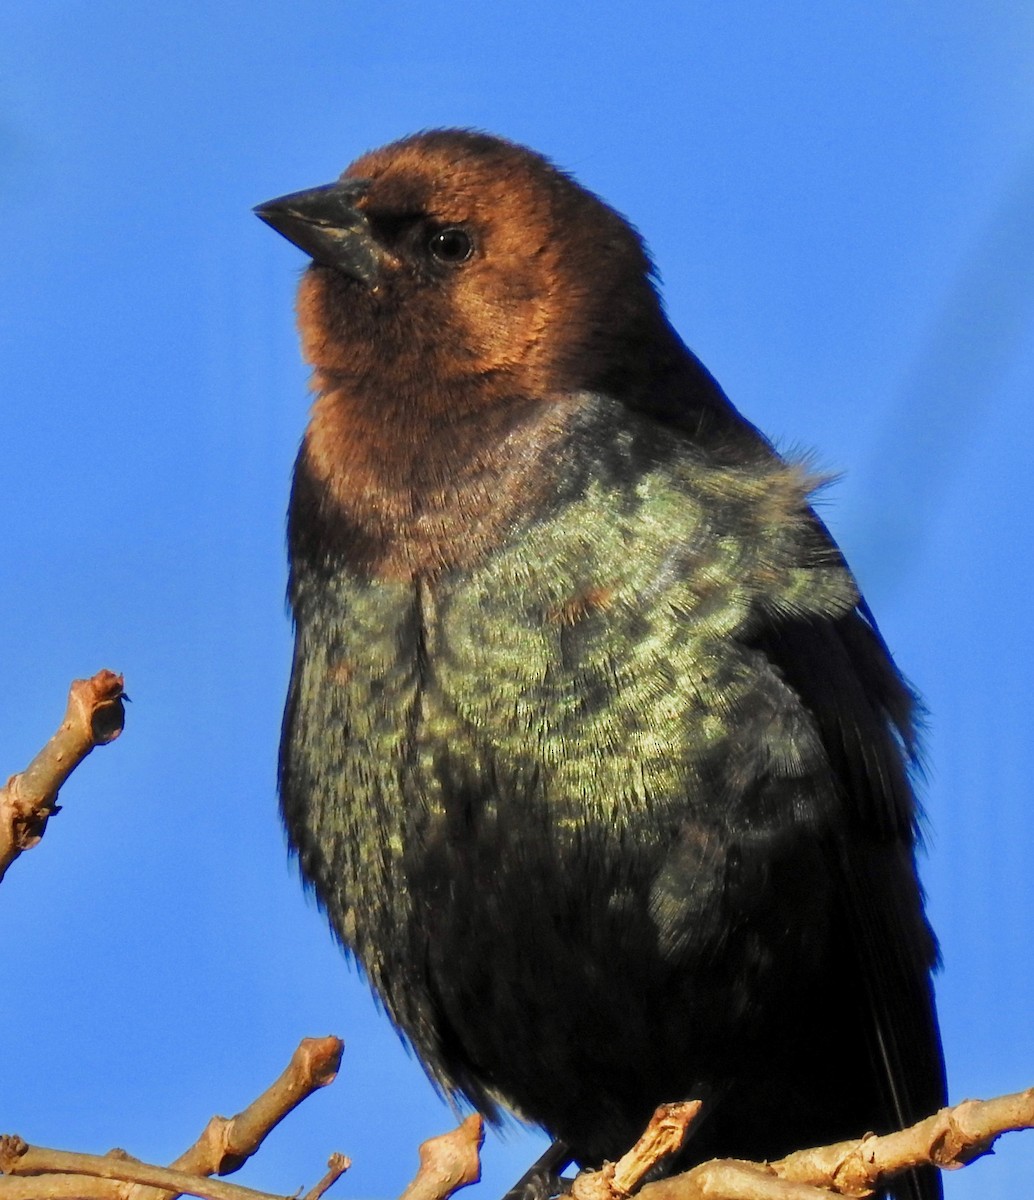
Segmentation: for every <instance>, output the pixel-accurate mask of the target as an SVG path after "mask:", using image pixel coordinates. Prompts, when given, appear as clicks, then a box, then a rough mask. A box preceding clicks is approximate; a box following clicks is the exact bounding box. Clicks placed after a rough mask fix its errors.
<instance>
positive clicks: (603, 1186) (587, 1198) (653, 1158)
mask: <svg viewBox="0 0 1034 1200" xmlns="http://www.w3.org/2000/svg"><path fill="white" fill-rule="evenodd" d="M702 1107H703V1105H702V1104H701V1102H700V1101H699V1100H686V1101H684V1102H683V1103H681V1104H662V1105H661V1106H660V1108H658V1109H657V1110H656V1112H655V1113H654V1114H653V1116H652V1117H651V1118H650V1123H649V1125H647V1127H646V1129H645V1130H644V1131H643V1136H642V1137H641V1138H640V1139H639V1140H638V1141H637V1142H636V1144H635V1145H634V1146H633V1147H632V1149H631V1150H629V1151H628V1153H627V1154H623V1155H622V1156H621V1158H619V1159H618V1161H617V1162H614V1163H606V1164H605V1165H604V1166H603V1167H602V1168H601V1169H600V1170H599V1171H583V1172H582V1174H581V1175H579V1176H578V1177H577V1178H576V1179H575V1181H574V1183H573V1184H572V1186H571V1195H572V1197H573V1200H621V1198H622V1197H625V1196H630V1195H631V1194H632V1193H633V1192H634V1191H635V1190H636V1188H638V1187H639V1185H640V1183H642V1181H643V1179H644V1178H645V1177H646V1175H647V1174H648V1173H649V1172H650V1171H651V1170H652V1169H653V1168H654V1167H655V1166H656V1165H657V1164H658V1163H659V1162H663V1161H664V1159H666V1158H669V1157H670V1156H671V1155H672V1154H674V1153H675V1152H676V1151H677V1150H681V1149H682V1144H683V1142H685V1140H686V1134H687V1133H688V1132H689V1127H690V1126H691V1125H692V1124H693V1122H694V1121H695V1120H696V1118H697V1117H698V1116H699V1114H700V1110H701V1108H702Z"/></svg>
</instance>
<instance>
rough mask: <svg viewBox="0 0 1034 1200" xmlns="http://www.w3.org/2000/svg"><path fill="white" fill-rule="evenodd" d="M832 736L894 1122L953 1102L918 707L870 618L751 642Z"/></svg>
mask: <svg viewBox="0 0 1034 1200" xmlns="http://www.w3.org/2000/svg"><path fill="white" fill-rule="evenodd" d="M752 641H753V644H754V645H755V646H756V647H757V648H758V649H760V650H762V651H763V652H764V653H765V655H766V656H767V657H768V659H769V660H770V661H771V662H772V664H773V665H774V666H775V667H776V668H777V669H778V670H779V672H780V673H781V674H782V676H783V678H784V679H785V680H786V682H787V683H788V684H789V685H790V686H791V687H792V688H793V689H794V691H796V693H797V694H798V696H799V697H800V699H801V702H802V704H803V705H804V706H805V707H806V709H807V710H808V711H809V712H810V713H811V715H812V717H813V719H814V721H815V723H816V725H817V726H818V729H819V731H820V735H821V737H822V741H823V744H824V746H825V749H826V753H827V755H828V757H829V760H830V764H831V766H832V768H833V770H834V773H835V778H836V782H837V786H838V789H839V792H840V795H841V798H842V802H843V805H844V807H845V809H846V812H847V815H848V817H849V820H848V822H847V824H846V825H845V827H844V831H843V834H842V835H841V836H842V840H841V841H840V843H839V844H834V845H833V846H832V847H831V853H832V855H833V857H834V859H835V861H836V866H837V869H838V871H839V872H840V875H841V880H842V885H843V887H842V894H843V897H844V919H845V921H846V924H847V931H848V938H849V940H848V946H847V952H848V954H849V956H850V957H852V958H853V959H854V970H855V978H856V980H857V982H858V983H859V985H860V986H862V987H863V988H864V989H865V995H866V1000H867V1010H868V1015H869V1017H870V1021H871V1027H870V1029H869V1030H868V1031H867V1032H868V1035H869V1036H868V1041H869V1053H870V1055H871V1057H872V1059H873V1063H874V1067H875V1070H876V1073H877V1077H878V1078H879V1081H880V1085H881V1092H882V1095H883V1100H884V1109H885V1112H886V1114H887V1121H888V1125H895V1126H899V1127H900V1126H904V1125H908V1124H911V1123H912V1122H914V1121H917V1120H920V1119H922V1118H923V1117H926V1116H929V1115H930V1114H931V1113H933V1112H934V1111H936V1110H937V1109H938V1108H940V1107H941V1106H942V1105H944V1104H945V1103H946V1097H945V1078H944V1063H943V1058H942V1054H941V1046H940V1037H939V1034H938V1030H937V1018H936V1014H935V1010H934V1004H933V994H932V989H931V984H930V977H929V972H930V969H931V968H932V967H933V966H934V965H935V963H936V957H937V949H936V943H935V940H934V937H933V934H932V932H931V931H930V929H929V926H928V925H927V923H926V920H925V918H924V916H923V910H922V896H921V892H920V888H919V884H918V882H917V880H916V877H915V870H914V863H913V850H912V846H913V841H914V837H915V834H916V830H915V826H916V822H917V809H916V802H915V799H914V796H913V793H912V788H911V784H910V780H909V777H908V770H907V766H906V764H907V761H908V758H909V757H911V756H912V755H914V734H913V730H912V716H911V714H912V709H913V706H914V701H913V698H912V696H911V694H910V692H909V690H908V688H907V686H906V685H905V683H904V682H903V680H902V679H901V677H900V675H899V674H898V672H897V670H896V668H895V666H894V664H893V661H892V660H891V658H890V655H889V653H888V652H887V649H886V646H885V644H884V642H883V639H882V638H881V637H880V635H879V632H878V630H877V629H876V626H875V625H874V624H873V622H872V620H871V617H870V616H869V614H868V611H867V610H866V609H865V608H864V607H860V608H859V609H858V610H857V611H855V612H852V613H849V614H848V615H846V616H843V617H840V618H839V619H837V620H827V621H821V620H810V621H801V622H793V621H784V622H778V623H776V622H769V623H768V624H766V625H764V626H763V627H762V628H761V629H759V630H758V631H756V632H755V633H754V635H753V639H752ZM905 1187H906V1190H903V1191H900V1193H899V1194H900V1195H901V1196H902V1197H904V1196H909V1197H915V1198H916V1200H936V1198H937V1197H939V1196H940V1195H941V1187H940V1180H939V1175H938V1173H937V1172H934V1171H930V1172H923V1173H917V1174H915V1175H913V1176H909V1177H908V1178H907V1182H906V1184H905Z"/></svg>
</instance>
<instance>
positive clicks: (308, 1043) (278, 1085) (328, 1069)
mask: <svg viewBox="0 0 1034 1200" xmlns="http://www.w3.org/2000/svg"><path fill="white" fill-rule="evenodd" d="M343 1051H344V1043H343V1042H342V1041H341V1039H340V1038H336V1037H324V1038H303V1039H302V1040H301V1042H300V1043H299V1044H298V1048H297V1049H296V1050H295V1052H294V1054H293V1055H292V1056H291V1061H290V1062H289V1063H288V1064H287V1067H286V1068H285V1070H284V1072H283V1074H281V1075H280V1077H279V1078H278V1079H277V1080H276V1081H275V1082H274V1083H272V1084H270V1086H269V1087H268V1088H266V1090H265V1091H264V1092H263V1093H262V1095H261V1096H259V1097H258V1098H257V1099H255V1100H253V1101H252V1102H251V1103H250V1104H249V1105H248V1107H247V1108H245V1109H243V1110H242V1111H241V1112H239V1113H238V1114H237V1115H236V1116H235V1117H229V1118H227V1117H218V1116H216V1117H212V1119H211V1120H210V1121H209V1122H208V1124H207V1125H206V1126H205V1128H204V1129H203V1130H202V1132H201V1135H200V1136H199V1137H198V1139H197V1141H196V1142H194V1144H193V1145H192V1146H190V1147H189V1148H188V1149H187V1150H185V1151H184V1152H183V1153H182V1154H181V1155H180V1156H179V1158H177V1159H176V1161H175V1162H173V1163H170V1167H171V1169H172V1170H174V1171H185V1172H186V1173H187V1174H188V1175H230V1174H232V1173H233V1172H234V1171H236V1170H238V1168H240V1167H241V1166H243V1165H244V1163H245V1162H247V1160H248V1159H249V1158H250V1157H251V1156H252V1155H253V1154H254V1153H255V1151H256V1150H257V1149H258V1148H259V1146H261V1145H262V1143H263V1141H265V1139H266V1136H267V1135H268V1134H269V1132H270V1130H271V1129H275V1128H276V1126H277V1125H279V1124H280V1122H281V1121H282V1120H283V1119H284V1117H286V1116H287V1114H288V1113H289V1112H291V1111H292V1110H293V1109H295V1108H297V1107H298V1105H299V1104H301V1102H302V1101H303V1100H304V1099H305V1098H306V1096H310V1095H311V1094H312V1093H313V1092H314V1091H316V1090H317V1089H318V1088H321V1087H326V1086H327V1084H328V1083H333V1082H334V1079H335V1077H336V1075H337V1073H338V1070H339V1068H340V1066H341V1054H342V1052H343ZM338 1174H341V1172H338ZM331 1182H333V1180H331ZM329 1186H330V1184H329V1183H328V1184H327V1187H329ZM325 1190H326V1188H324V1191H325ZM125 1200H174V1198H173V1197H172V1196H170V1195H169V1193H168V1192H166V1191H156V1190H155V1189H153V1188H148V1187H133V1188H131V1189H130V1190H129V1192H128V1194H127V1195H126V1197H125Z"/></svg>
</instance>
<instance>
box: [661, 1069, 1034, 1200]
mask: <svg viewBox="0 0 1034 1200" xmlns="http://www.w3.org/2000/svg"><path fill="white" fill-rule="evenodd" d="M1031 1128H1034V1088H1030V1089H1028V1090H1027V1091H1025V1092H1016V1093H1014V1094H1013V1095H1010V1096H999V1097H996V1098H995V1099H993V1100H964V1101H963V1102H962V1103H961V1104H956V1105H953V1106H951V1107H949V1108H942V1109H941V1110H940V1112H937V1113H935V1114H934V1115H933V1116H932V1117H927V1118H926V1120H924V1121H919V1122H918V1123H917V1124H915V1125H912V1126H910V1127H909V1128H908V1129H903V1130H901V1131H899V1132H897V1133H889V1134H885V1135H883V1136H876V1135H875V1134H869V1135H867V1136H866V1137H864V1138H860V1139H857V1140H855V1141H849V1142H838V1143H835V1144H834V1145H831V1146H821V1147H818V1148H816V1149H813V1150H801V1151H798V1152H797V1153H795V1154H790V1155H788V1156H787V1157H786V1158H782V1159H779V1160H778V1161H777V1162H771V1163H750V1162H740V1161H738V1160H734V1159H715V1160H714V1161H712V1162H707V1163H702V1164H701V1165H700V1166H698V1167H694V1168H693V1169H692V1170H690V1171H687V1172H685V1174H683V1175H676V1176H673V1177H672V1178H671V1179H664V1180H660V1181H659V1182H657V1183H649V1184H647V1185H646V1186H645V1187H644V1188H642V1190H641V1191H640V1192H639V1193H638V1200H830V1198H831V1197H837V1196H850V1197H853V1198H854V1200H862V1198H864V1197H867V1196H871V1195H872V1194H873V1193H874V1192H875V1191H876V1190H877V1189H878V1188H879V1187H881V1186H883V1185H885V1184H886V1183H887V1182H888V1181H889V1180H890V1179H892V1178H894V1177H895V1176H896V1175H900V1174H901V1173H902V1172H904V1171H907V1170H909V1169H910V1168H912V1167H921V1166H935V1167H940V1168H942V1169H944V1170H952V1169H954V1168H956V1167H962V1166H965V1165H966V1164H967V1163H969V1162H971V1161H972V1160H973V1159H975V1158H978V1157H979V1156H980V1155H982V1154H986V1153H987V1152H988V1151H989V1150H990V1148H991V1145H992V1143H993V1142H994V1141H995V1139H996V1138H998V1137H999V1136H1000V1135H1001V1134H1003V1133H1009V1132H1011V1131H1014V1130H1019V1129H1031Z"/></svg>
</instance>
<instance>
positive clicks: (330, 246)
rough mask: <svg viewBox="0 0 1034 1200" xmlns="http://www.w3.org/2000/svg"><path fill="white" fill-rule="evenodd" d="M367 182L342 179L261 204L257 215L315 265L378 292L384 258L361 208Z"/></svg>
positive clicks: (367, 185)
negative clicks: (359, 204)
mask: <svg viewBox="0 0 1034 1200" xmlns="http://www.w3.org/2000/svg"><path fill="white" fill-rule="evenodd" d="M369 188H370V181H369V180H368V179H343V180H341V181H340V182H338V183H328V184H327V185H326V186H325V187H316V188H310V189H309V190H308V191H307V192H292V193H291V194H290V195H289V196H278V197H277V199H275V200H267V201H266V203H265V204H259V205H256V207H255V209H254V213H255V215H256V216H257V217H261V218H262V220H263V221H265V222H266V224H267V225H271V226H272V227H273V228H274V229H275V230H276V231H277V233H280V234H283V236H284V237H285V238H287V240H288V241H289V242H294V244H295V245H296V246H297V247H298V249H299V250H304V251H305V253H306V254H308V255H311V256H312V258H313V260H314V261H315V262H318V263H320V264H321V265H322V266H325V267H333V268H334V270H335V271H340V272H341V273H342V274H343V275H349V276H351V277H352V278H353V279H358V280H359V282H360V283H365V284H366V286H367V287H373V286H374V285H375V284H376V282H377V279H378V276H379V274H380V264H381V254H380V249H379V247H378V245H377V243H376V242H375V241H374V238H373V235H372V234H371V232H370V223H369V221H367V219H366V216H365V214H364V213H362V212H361V211H360V210H359V209H358V208H357V207H356V204H357V202H358V201H359V200H361V199H362V198H363V196H365V195H366V193H367V191H368V190H369Z"/></svg>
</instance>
